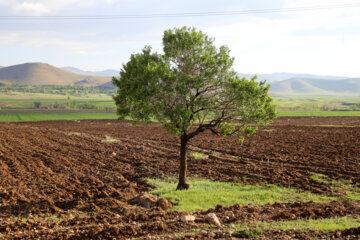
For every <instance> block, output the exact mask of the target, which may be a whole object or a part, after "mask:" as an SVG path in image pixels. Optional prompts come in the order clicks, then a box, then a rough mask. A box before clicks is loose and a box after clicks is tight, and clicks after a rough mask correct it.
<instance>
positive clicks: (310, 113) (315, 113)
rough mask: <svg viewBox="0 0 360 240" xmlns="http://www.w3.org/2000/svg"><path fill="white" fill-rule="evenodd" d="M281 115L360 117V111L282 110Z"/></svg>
mask: <svg viewBox="0 0 360 240" xmlns="http://www.w3.org/2000/svg"><path fill="white" fill-rule="evenodd" d="M278 116H279V117H307V116H308V117H335V116H338V117H360V111H281V112H278Z"/></svg>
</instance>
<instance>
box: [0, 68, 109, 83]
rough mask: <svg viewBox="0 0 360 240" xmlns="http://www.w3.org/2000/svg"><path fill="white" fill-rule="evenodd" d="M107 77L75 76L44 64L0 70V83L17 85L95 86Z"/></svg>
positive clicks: (103, 81)
mask: <svg viewBox="0 0 360 240" xmlns="http://www.w3.org/2000/svg"><path fill="white" fill-rule="evenodd" d="M108 81H110V78H109V77H99V76H85V75H79V74H75V73H72V72H69V71H66V70H63V69H60V68H57V67H54V66H51V65H49V64H46V63H25V64H19V65H14V66H9V67H3V68H0V82H7V83H11V84H17V85H84V86H97V85H100V84H103V83H106V82H108Z"/></svg>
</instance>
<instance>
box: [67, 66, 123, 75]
mask: <svg viewBox="0 0 360 240" xmlns="http://www.w3.org/2000/svg"><path fill="white" fill-rule="evenodd" d="M61 69H63V70H66V71H69V72H73V73H77V74H80V75H89V76H101V77H112V76H117V75H119V71H118V70H114V69H106V70H103V71H84V70H81V69H79V68H75V67H62V68H61Z"/></svg>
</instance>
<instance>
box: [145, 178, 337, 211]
mask: <svg viewBox="0 0 360 240" xmlns="http://www.w3.org/2000/svg"><path fill="white" fill-rule="evenodd" d="M147 181H148V183H149V184H151V185H153V186H155V187H157V189H155V190H153V191H152V192H151V193H153V194H156V195H160V196H161V197H165V198H167V199H169V200H170V201H172V202H174V203H176V205H175V206H174V207H173V209H172V210H177V211H196V210H206V209H209V208H214V207H215V206H216V205H217V204H221V205H224V206H229V205H233V204H236V203H238V204H243V205H247V204H255V205H265V204H274V203H275V202H283V203H286V202H309V201H314V202H329V201H333V200H339V198H338V197H329V196H322V195H317V194H313V193H311V192H303V191H299V190H298V189H295V188H286V187H280V186H276V185H273V184H268V185H262V186H259V185H246V184H243V183H233V182H215V181H211V180H208V179H189V180H188V183H189V184H190V189H188V190H183V191H176V190H175V189H176V185H177V179H175V178H169V179H148V180H147Z"/></svg>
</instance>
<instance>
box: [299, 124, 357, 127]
mask: <svg viewBox="0 0 360 240" xmlns="http://www.w3.org/2000/svg"><path fill="white" fill-rule="evenodd" d="M306 126H309V127H352V128H353V127H359V126H353V125H326V124H325V125H306Z"/></svg>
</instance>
